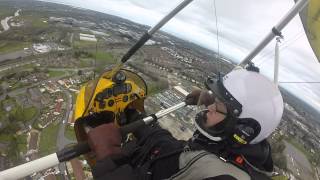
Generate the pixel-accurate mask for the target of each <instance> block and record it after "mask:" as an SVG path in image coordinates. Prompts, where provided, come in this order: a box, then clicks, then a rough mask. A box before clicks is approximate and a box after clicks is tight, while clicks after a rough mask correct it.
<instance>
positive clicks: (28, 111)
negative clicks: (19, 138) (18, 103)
mask: <svg viewBox="0 0 320 180" xmlns="http://www.w3.org/2000/svg"><path fill="white" fill-rule="evenodd" d="M23 112H24V117H25V119H27V120H28V121H29V120H31V119H32V118H34V116H35V115H36V114H37V108H35V107H28V108H25V109H24V110H23Z"/></svg>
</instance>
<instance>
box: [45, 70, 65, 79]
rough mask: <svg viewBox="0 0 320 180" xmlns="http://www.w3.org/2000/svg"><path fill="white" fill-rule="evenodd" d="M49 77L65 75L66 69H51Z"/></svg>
mask: <svg viewBox="0 0 320 180" xmlns="http://www.w3.org/2000/svg"><path fill="white" fill-rule="evenodd" d="M48 74H49V77H50V78H52V77H58V76H63V75H65V74H66V72H64V71H49V73H48Z"/></svg>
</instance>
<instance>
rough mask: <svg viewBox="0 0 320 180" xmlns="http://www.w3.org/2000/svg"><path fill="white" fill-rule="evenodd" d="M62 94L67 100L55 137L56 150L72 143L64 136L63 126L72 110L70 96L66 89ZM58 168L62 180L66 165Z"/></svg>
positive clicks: (61, 164)
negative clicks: (64, 112)
mask: <svg viewBox="0 0 320 180" xmlns="http://www.w3.org/2000/svg"><path fill="white" fill-rule="evenodd" d="M63 92H64V93H65V95H66V98H67V99H66V101H65V102H66V104H67V106H66V114H65V116H64V118H63V120H62V121H61V122H60V126H59V130H58V135H57V148H58V150H61V149H63V148H64V147H65V146H66V145H68V144H70V143H74V142H73V141H70V140H69V139H67V138H66V137H65V136H64V132H65V125H66V124H67V122H68V119H69V115H70V111H71V109H72V95H71V94H70V92H69V91H68V90H66V89H63ZM58 167H59V170H60V173H61V174H62V176H63V178H64V174H65V172H66V164H65V163H60V164H59V166H58Z"/></svg>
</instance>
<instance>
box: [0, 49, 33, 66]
mask: <svg viewBox="0 0 320 180" xmlns="http://www.w3.org/2000/svg"><path fill="white" fill-rule="evenodd" d="M31 54H32V52H31V51H30V50H20V51H15V52H11V53H7V54H1V55H0V63H1V62H2V61H6V60H10V59H18V58H23V57H27V56H30V55H31Z"/></svg>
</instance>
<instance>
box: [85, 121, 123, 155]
mask: <svg viewBox="0 0 320 180" xmlns="http://www.w3.org/2000/svg"><path fill="white" fill-rule="evenodd" d="M88 143H89V146H90V148H91V150H92V151H93V152H94V153H95V155H96V158H97V160H102V159H104V158H105V157H107V156H112V155H118V154H121V134H120V130H119V128H117V127H116V126H115V125H114V123H108V124H103V125H100V126H98V127H96V128H94V129H91V130H90V131H89V133H88Z"/></svg>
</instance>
